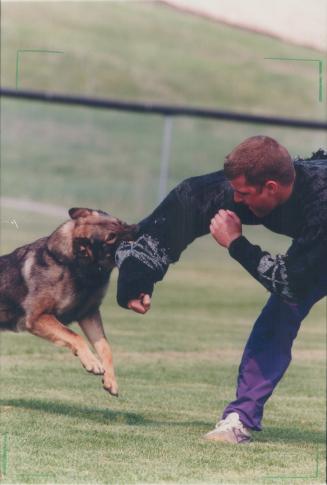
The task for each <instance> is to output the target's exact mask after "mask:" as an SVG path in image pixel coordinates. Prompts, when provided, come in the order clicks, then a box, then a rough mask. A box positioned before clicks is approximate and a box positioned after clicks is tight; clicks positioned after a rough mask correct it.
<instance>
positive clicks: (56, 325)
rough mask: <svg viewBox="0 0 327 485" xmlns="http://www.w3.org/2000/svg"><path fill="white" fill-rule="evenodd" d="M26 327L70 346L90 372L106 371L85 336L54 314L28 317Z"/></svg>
mask: <svg viewBox="0 0 327 485" xmlns="http://www.w3.org/2000/svg"><path fill="white" fill-rule="evenodd" d="M26 329H27V330H28V331H29V332H30V333H32V334H33V335H37V336H38V337H42V338H44V339H46V340H49V341H50V342H52V343H53V344H55V345H58V346H60V347H67V348H69V349H70V350H71V351H72V352H73V354H74V355H76V356H78V357H79V359H80V361H81V363H82V365H83V366H84V367H85V369H86V370H87V371H88V372H92V373H93V374H103V373H104V368H103V366H102V364H101V363H100V362H99V360H98V359H97V358H96V356H95V355H93V353H92V352H91V351H90V349H89V347H88V345H87V343H86V341H85V340H84V338H83V337H81V335H78V334H77V333H75V332H73V331H72V330H70V329H69V328H67V327H65V326H64V325H63V324H62V323H60V322H59V320H57V319H56V318H55V317H54V316H53V315H49V314H43V315H41V316H40V317H38V318H37V319H33V320H31V319H30V318H27V319H26Z"/></svg>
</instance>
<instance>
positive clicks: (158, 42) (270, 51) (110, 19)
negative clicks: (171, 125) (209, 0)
mask: <svg viewBox="0 0 327 485" xmlns="http://www.w3.org/2000/svg"><path fill="white" fill-rule="evenodd" d="M1 41H2V42H1V44H2V56H1V63H2V64H1V66H2V70H1V72H2V74H1V75H2V85H6V86H14V85H15V79H16V52H17V50H19V49H50V50H60V51H63V52H64V53H63V54H58V55H56V54H46V53H22V54H21V55H20V66H19V86H21V87H25V88H34V89H47V90H54V91H60V92H71V93H75V94H77V93H80V94H88V95H99V96H107V97H118V98H119V97H120V98H125V99H137V100H147V101H160V102H166V103H170V102H171V103H187V104H189V103H190V104H195V105H204V106H210V107H217V108H227V109H234V110H236V109H237V110H244V111H248V110H250V111H251V112H261V113H275V114H284V115H293V116H295V115H299V116H306V117H309V118H310V117H313V118H323V117H324V114H326V111H325V105H324V103H319V100H318V65H317V63H315V64H314V63H309V62H287V61H284V62H283V61H273V60H267V59H265V58H267V57H288V58H309V59H319V58H321V57H322V54H321V53H320V52H318V51H315V50H312V49H306V48H302V47H297V46H294V45H291V44H287V43H285V42H281V41H278V40H275V39H271V38H269V37H265V36H263V35H259V34H255V33H250V32H246V31H242V30H238V29H236V28H231V27H228V26H225V25H222V24H218V23H215V22H211V21H209V20H205V19H201V18H198V17H196V16H192V15H185V14H182V13H180V12H177V11H174V10H171V9H169V8H167V7H165V6H163V5H161V4H160V3H157V2H117V3H116V2H44V3H42V2H35V3H33V2H27V3H24V2H20V3H19V2H18V3H16V2H10V3H9V2H8V3H6V2H4V3H3V4H2V31H1Z"/></svg>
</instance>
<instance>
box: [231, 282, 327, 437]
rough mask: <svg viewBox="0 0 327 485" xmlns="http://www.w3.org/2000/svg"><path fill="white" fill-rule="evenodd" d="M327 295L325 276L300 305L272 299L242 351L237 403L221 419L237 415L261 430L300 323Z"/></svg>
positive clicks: (247, 423) (289, 360) (252, 427)
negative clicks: (265, 410) (267, 402)
mask: <svg viewBox="0 0 327 485" xmlns="http://www.w3.org/2000/svg"><path fill="white" fill-rule="evenodd" d="M326 295H327V275H324V276H323V278H321V280H320V281H319V284H318V285H317V286H315V288H313V290H312V291H311V292H310V293H309V294H308V296H307V297H306V298H305V299H303V301H301V302H300V303H299V304H296V305H295V304H289V303H286V302H285V301H283V300H281V299H280V298H279V297H277V296H275V295H272V296H271V297H270V298H269V300H268V302H267V304H266V305H265V307H264V308H263V310H262V312H261V314H260V315H259V318H258V319H257V321H256V322H255V324H254V326H253V329H252V332H251V334H250V337H249V339H248V341H247V344H246V346H245V349H244V353H243V356H242V360H241V364H240V367H239V374H238V380H237V390H236V400H235V401H233V402H231V403H230V404H229V405H228V406H227V407H226V408H225V410H224V413H223V418H225V417H226V416H227V414H230V413H232V412H237V413H238V414H239V416H240V420H241V421H242V423H243V424H244V425H245V426H246V427H248V428H251V429H253V430H255V431H260V430H261V420H262V416H263V408H264V405H265V403H266V401H267V400H268V398H269V397H270V396H271V394H272V392H273V390H274V389H275V387H276V385H277V383H278V382H279V381H280V379H281V378H282V376H283V374H284V372H285V371H286V369H287V367H288V366H289V364H290V362H291V358H292V356H291V349H292V344H293V340H294V339H295V337H296V335H297V333H298V330H299V328H300V324H301V322H302V320H303V319H304V318H305V317H306V315H307V314H308V313H309V311H310V309H311V307H312V306H313V305H314V304H315V303H316V302H317V301H319V300H321V299H322V298H323V297H324V296H326Z"/></svg>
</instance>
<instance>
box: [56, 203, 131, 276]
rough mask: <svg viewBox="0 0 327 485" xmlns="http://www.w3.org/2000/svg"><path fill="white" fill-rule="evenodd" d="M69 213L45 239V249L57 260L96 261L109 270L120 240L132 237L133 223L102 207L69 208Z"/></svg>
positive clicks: (82, 264)
mask: <svg viewBox="0 0 327 485" xmlns="http://www.w3.org/2000/svg"><path fill="white" fill-rule="evenodd" d="M69 215H70V217H71V219H70V220H69V221H67V222H65V223H64V224H62V225H61V226H60V227H59V228H58V229H56V231H54V232H53V233H52V234H51V235H50V237H49V238H48V241H47V248H48V250H49V251H50V253H51V254H53V255H54V256H55V258H56V259H57V260H58V261H60V262H61V263H64V264H67V263H72V262H76V263H77V264H78V265H79V266H82V267H89V266H93V265H97V266H99V267H101V268H103V269H104V270H109V269H111V268H113V267H114V266H115V252H116V249H117V247H118V245H119V244H120V242H121V241H130V240H133V239H134V238H135V233H136V230H137V226H136V225H128V224H126V223H125V222H122V221H121V220H119V219H117V218H116V217H113V216H111V215H110V214H108V213H106V212H104V211H101V210H94V209H86V208H72V209H70V210H69Z"/></svg>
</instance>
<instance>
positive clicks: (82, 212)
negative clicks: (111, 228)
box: [68, 207, 109, 219]
mask: <svg viewBox="0 0 327 485" xmlns="http://www.w3.org/2000/svg"><path fill="white" fill-rule="evenodd" d="M68 214H69V215H70V217H71V219H78V218H79V217H88V216H92V215H95V214H100V215H103V216H108V215H109V214H108V213H107V212H105V211H102V210H100V209H87V208H86V207H72V208H71V209H69V211H68Z"/></svg>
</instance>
